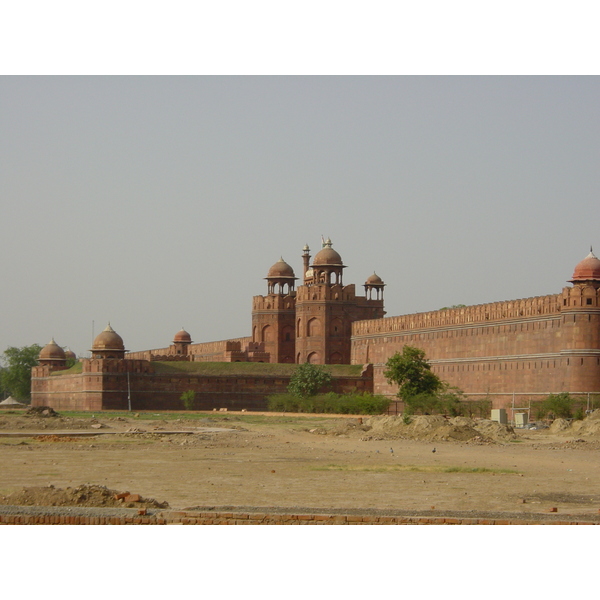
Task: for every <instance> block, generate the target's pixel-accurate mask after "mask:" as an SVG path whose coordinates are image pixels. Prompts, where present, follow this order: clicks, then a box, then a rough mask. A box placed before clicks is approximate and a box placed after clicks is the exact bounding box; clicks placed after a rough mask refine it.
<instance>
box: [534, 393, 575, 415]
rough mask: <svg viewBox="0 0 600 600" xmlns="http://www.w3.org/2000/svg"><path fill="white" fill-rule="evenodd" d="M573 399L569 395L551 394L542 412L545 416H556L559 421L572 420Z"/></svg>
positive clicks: (543, 405) (543, 404)
mask: <svg viewBox="0 0 600 600" xmlns="http://www.w3.org/2000/svg"><path fill="white" fill-rule="evenodd" d="M573 401H574V400H573V398H571V396H570V395H569V394H568V393H567V392H562V393H561V394H551V395H550V396H548V397H547V398H546V399H545V400H544V402H543V403H542V407H541V409H542V412H543V414H544V415H545V416H547V415H550V414H552V415H554V418H556V419H558V418H561V419H570V418H571V417H572V416H573Z"/></svg>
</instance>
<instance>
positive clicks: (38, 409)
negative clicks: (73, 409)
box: [25, 406, 60, 418]
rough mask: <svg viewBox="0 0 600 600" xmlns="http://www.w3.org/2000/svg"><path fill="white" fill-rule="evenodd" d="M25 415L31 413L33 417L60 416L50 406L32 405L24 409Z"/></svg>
mask: <svg viewBox="0 0 600 600" xmlns="http://www.w3.org/2000/svg"><path fill="white" fill-rule="evenodd" d="M25 414H26V415H33V416H35V417H44V418H48V417H58V416H60V415H59V414H58V413H57V412H56V411H55V410H54V409H53V408H52V407H50V406H32V407H30V408H28V409H27V410H26V411H25Z"/></svg>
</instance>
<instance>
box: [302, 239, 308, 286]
mask: <svg viewBox="0 0 600 600" xmlns="http://www.w3.org/2000/svg"><path fill="white" fill-rule="evenodd" d="M302 264H303V269H302V281H303V282H305V281H306V273H307V272H308V269H309V268H310V248H309V247H308V244H305V245H304V248H302Z"/></svg>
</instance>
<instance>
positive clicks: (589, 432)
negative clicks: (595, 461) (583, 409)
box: [548, 410, 600, 437]
mask: <svg viewBox="0 0 600 600" xmlns="http://www.w3.org/2000/svg"><path fill="white" fill-rule="evenodd" d="M548 431H549V432H550V433H559V434H561V435H577V436H583V437H600V410H595V411H594V412H593V413H590V414H589V415H588V416H587V417H586V418H585V419H583V420H582V421H571V422H569V421H567V420H566V419H554V421H553V422H552V424H551V425H550V428H549V429H548Z"/></svg>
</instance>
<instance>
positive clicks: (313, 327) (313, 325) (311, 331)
mask: <svg viewBox="0 0 600 600" xmlns="http://www.w3.org/2000/svg"><path fill="white" fill-rule="evenodd" d="M316 335H321V322H320V321H319V319H317V318H313V319H310V321H309V322H308V331H307V336H308V337H314V336H316Z"/></svg>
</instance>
